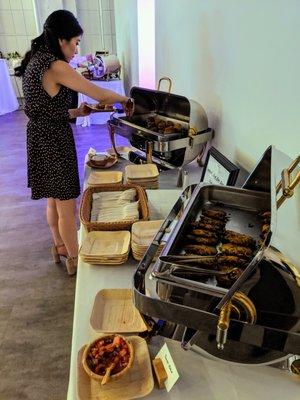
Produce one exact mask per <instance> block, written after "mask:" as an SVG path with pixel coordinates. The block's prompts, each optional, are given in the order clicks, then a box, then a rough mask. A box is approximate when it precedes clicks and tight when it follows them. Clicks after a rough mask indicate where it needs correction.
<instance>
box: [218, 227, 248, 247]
mask: <svg viewBox="0 0 300 400" xmlns="http://www.w3.org/2000/svg"><path fill="white" fill-rule="evenodd" d="M223 240H224V242H229V243H234V244H237V245H238V246H246V247H254V248H255V246H256V243H255V240H254V239H253V237H252V236H249V235H245V234H243V233H238V232H234V231H225V234H224V237H223Z"/></svg>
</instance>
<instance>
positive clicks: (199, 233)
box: [192, 229, 218, 239]
mask: <svg viewBox="0 0 300 400" xmlns="http://www.w3.org/2000/svg"><path fill="white" fill-rule="evenodd" d="M192 234H193V235H196V236H201V237H205V238H214V239H218V235H217V234H216V233H215V232H210V231H207V230H205V229H193V230H192Z"/></svg>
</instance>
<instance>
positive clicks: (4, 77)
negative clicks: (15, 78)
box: [0, 58, 19, 115]
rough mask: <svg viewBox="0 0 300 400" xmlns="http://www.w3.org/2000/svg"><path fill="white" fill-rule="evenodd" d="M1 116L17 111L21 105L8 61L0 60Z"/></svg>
mask: <svg viewBox="0 0 300 400" xmlns="http://www.w3.org/2000/svg"><path fill="white" fill-rule="evenodd" d="M0 88H1V90H0V115H4V114H7V113H10V112H12V111H15V110H17V109H18V108H19V103H18V100H17V97H16V94H15V92H14V89H13V85H12V83H11V79H10V76H9V71H8V66H7V63H6V60H4V59H2V58H1V59H0Z"/></svg>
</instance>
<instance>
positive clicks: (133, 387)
mask: <svg viewBox="0 0 300 400" xmlns="http://www.w3.org/2000/svg"><path fill="white" fill-rule="evenodd" d="M128 339H129V340H130V341H131V343H132V345H133V347H134V361H133V364H132V367H131V368H130V370H129V371H128V373H127V374H126V375H124V377H123V378H121V379H120V380H118V381H115V382H114V381H112V382H108V383H107V385H105V386H102V385H101V384H100V383H99V382H97V381H95V380H93V379H90V378H89V376H88V375H87V374H86V373H85V371H84V369H83V366H82V355H83V351H84V347H82V348H81V349H80V350H79V352H78V357H77V399H78V400H130V399H137V398H140V397H144V396H146V395H147V394H149V393H151V392H152V390H153V387H154V381H153V376H152V367H151V360H150V355H149V350H148V346H147V343H146V341H145V340H144V339H142V338H140V337H138V336H130V337H129V338H128Z"/></svg>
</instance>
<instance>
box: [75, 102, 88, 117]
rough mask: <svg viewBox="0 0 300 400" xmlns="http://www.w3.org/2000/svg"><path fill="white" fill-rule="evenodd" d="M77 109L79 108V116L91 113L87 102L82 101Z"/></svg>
mask: <svg viewBox="0 0 300 400" xmlns="http://www.w3.org/2000/svg"><path fill="white" fill-rule="evenodd" d="M77 110H78V117H86V116H87V115H90V113H91V109H90V108H89V107H87V103H86V102H83V103H81V104H80V106H79V107H78V108H77Z"/></svg>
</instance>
